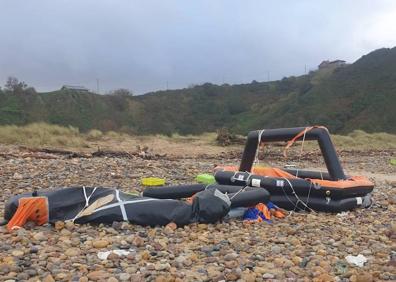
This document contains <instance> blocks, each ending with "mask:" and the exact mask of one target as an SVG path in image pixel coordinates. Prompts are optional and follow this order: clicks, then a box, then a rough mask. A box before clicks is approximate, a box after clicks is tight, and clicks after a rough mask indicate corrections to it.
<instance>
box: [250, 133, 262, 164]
mask: <svg viewBox="0 0 396 282" xmlns="http://www.w3.org/2000/svg"><path fill="white" fill-rule="evenodd" d="M264 130H265V129H261V130H259V133H258V140H257V147H256V154H255V155H254V162H253V167H254V166H255V165H258V164H259V163H260V160H259V157H258V155H259V152H260V144H261V137H262V135H263V133H264ZM253 167H252V168H253Z"/></svg>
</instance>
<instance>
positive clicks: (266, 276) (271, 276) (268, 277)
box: [262, 273, 275, 279]
mask: <svg viewBox="0 0 396 282" xmlns="http://www.w3.org/2000/svg"><path fill="white" fill-rule="evenodd" d="M262 277H263V279H274V278H275V275H274V274H272V273H264V274H263V276H262Z"/></svg>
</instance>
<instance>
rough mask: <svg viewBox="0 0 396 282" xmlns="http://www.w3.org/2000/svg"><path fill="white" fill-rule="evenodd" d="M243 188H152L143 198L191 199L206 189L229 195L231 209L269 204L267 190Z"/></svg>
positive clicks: (224, 186) (145, 192) (203, 186)
mask: <svg viewBox="0 0 396 282" xmlns="http://www.w3.org/2000/svg"><path fill="white" fill-rule="evenodd" d="M243 187H244V186H235V185H234V186H232V185H218V184H211V185H204V184H192V185H179V186H164V187H150V188H147V189H146V190H145V191H144V192H143V196H144V197H150V198H157V199H180V198H188V197H191V196H192V195H194V194H195V193H198V192H200V191H203V190H205V189H217V190H219V191H220V192H222V193H227V194H229V197H230V199H231V208H236V207H249V206H254V205H257V204H258V203H268V201H269V198H270V194H269V192H268V191H267V190H265V189H261V188H255V187H246V188H245V189H244V190H243V191H242V192H240V191H241V189H242V188H243Z"/></svg>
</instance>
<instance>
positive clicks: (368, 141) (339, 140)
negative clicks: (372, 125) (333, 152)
mask: <svg viewBox="0 0 396 282" xmlns="http://www.w3.org/2000/svg"><path fill="white" fill-rule="evenodd" d="M332 139H333V141H334V143H335V145H336V146H337V148H340V149H358V150H367V149H396V135H393V134H388V133H384V132H381V133H370V134H369V133H366V132H364V131H362V130H354V131H353V132H351V133H349V134H348V135H346V136H344V135H334V136H332Z"/></svg>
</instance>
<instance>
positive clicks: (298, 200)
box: [282, 177, 315, 212]
mask: <svg viewBox="0 0 396 282" xmlns="http://www.w3.org/2000/svg"><path fill="white" fill-rule="evenodd" d="M282 178H283V179H285V180H286V181H287V183H289V185H290V188H291V189H292V191H293V195H294V197H296V199H297V202H296V204H295V206H294V210H295V209H296V208H297V206H298V204H299V203H301V204H302V205H303V206H304V207H305V208H307V209H308V210H310V211H311V212H315V211H314V210H313V209H311V208H310V207H308V206H307V204H306V203H304V201H302V200H301V199H300V197H299V196H298V195H297V193H296V191H295V190H294V188H293V185H292V184H291V182H290V181H289V179H287V178H286V177H282ZM288 199H289V198H288Z"/></svg>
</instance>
